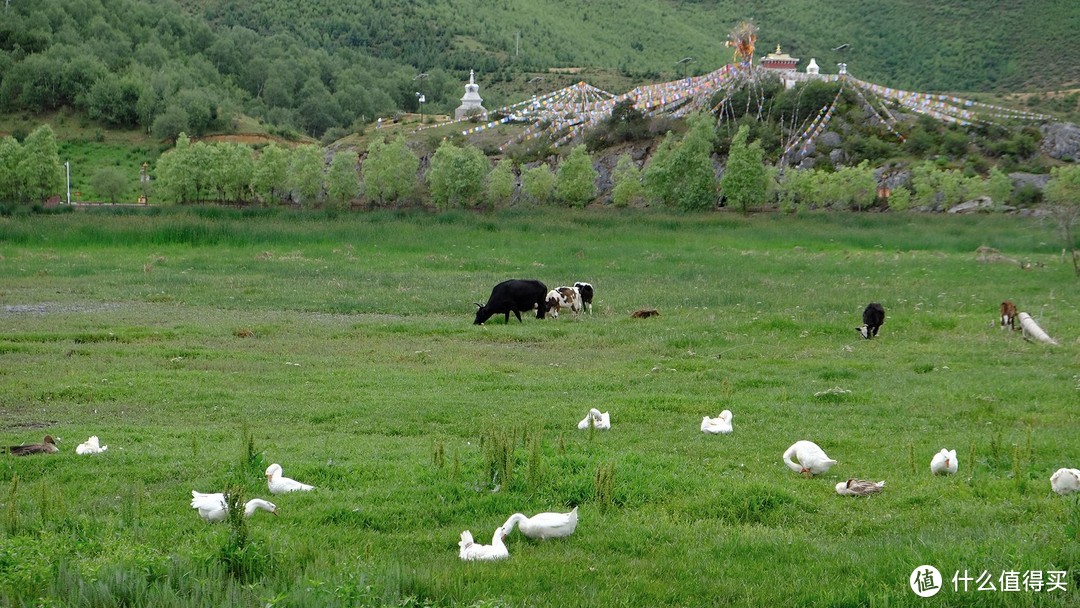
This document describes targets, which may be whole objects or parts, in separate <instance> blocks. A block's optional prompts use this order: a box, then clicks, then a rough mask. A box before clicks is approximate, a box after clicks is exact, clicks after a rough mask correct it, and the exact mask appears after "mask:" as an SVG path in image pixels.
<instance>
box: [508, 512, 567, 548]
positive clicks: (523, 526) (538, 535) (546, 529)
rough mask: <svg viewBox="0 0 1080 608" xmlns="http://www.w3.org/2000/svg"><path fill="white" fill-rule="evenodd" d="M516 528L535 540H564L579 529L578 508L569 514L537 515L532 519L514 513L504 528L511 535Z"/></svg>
mask: <svg viewBox="0 0 1080 608" xmlns="http://www.w3.org/2000/svg"><path fill="white" fill-rule="evenodd" d="M514 526H517V527H518V529H519V530H521V533H522V534H524V535H525V536H527V537H529V538H532V539H535V540H546V539H548V538H564V537H567V536H570V535H571V534H573V533H574V529H575V528H577V507H574V508H573V509H572V510H571V511H570V512H569V513H537V514H536V515H533V516H532V517H525V516H524V515H522V514H521V513H514V514H513V515H511V516H510V519H507V520H506V523H504V524H503V525H502V528H503V530H505V532H506V534H507V535H509V534H510V533H511V532H513V531H514Z"/></svg>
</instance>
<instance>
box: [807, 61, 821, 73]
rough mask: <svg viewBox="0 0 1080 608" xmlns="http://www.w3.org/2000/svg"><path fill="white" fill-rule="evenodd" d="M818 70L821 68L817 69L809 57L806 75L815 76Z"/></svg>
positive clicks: (816, 65) (814, 62)
mask: <svg viewBox="0 0 1080 608" xmlns="http://www.w3.org/2000/svg"><path fill="white" fill-rule="evenodd" d="M820 70H821V68H819V67H818V64H817V62H816V61H814V58H813V57H811V58H810V63H808V64H806V73H807V74H815V75H816V74H818V73H819V72H820Z"/></svg>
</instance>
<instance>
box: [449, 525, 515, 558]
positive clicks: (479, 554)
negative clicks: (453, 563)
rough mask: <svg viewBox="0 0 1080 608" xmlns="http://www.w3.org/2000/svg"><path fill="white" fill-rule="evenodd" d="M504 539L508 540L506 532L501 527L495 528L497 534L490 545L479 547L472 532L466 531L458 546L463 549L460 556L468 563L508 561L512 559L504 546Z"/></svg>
mask: <svg viewBox="0 0 1080 608" xmlns="http://www.w3.org/2000/svg"><path fill="white" fill-rule="evenodd" d="M504 538H506V530H504V529H503V527H502V526H499V527H498V528H495V534H494V535H492V537H491V544H490V545H478V544H476V542H474V541H473V537H472V532H469V531H468V530H465V531H464V532H462V533H461V540H460V541H458V546H459V547H461V550H460V551H459V552H458V556H460V557H461V559H463V560H465V561H467V562H468V561H474V560H482V561H490V560H496V559H506V558H508V557H510V552H509V551H507V550H506V545H505V544H503V539H504Z"/></svg>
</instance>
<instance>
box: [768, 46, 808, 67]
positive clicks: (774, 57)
mask: <svg viewBox="0 0 1080 608" xmlns="http://www.w3.org/2000/svg"><path fill="white" fill-rule="evenodd" d="M798 64H799V59H798V58H797V57H792V56H791V55H788V54H787V53H784V52H783V51H781V50H780V45H779V44H778V45H776V51H775V52H772V53H769V54H768V55H766V56H765V57H764V59H762V60H761V63H760V66H761V67H762V68H763V69H766V70H776V71H777V72H794V71H795V66H796V65H798Z"/></svg>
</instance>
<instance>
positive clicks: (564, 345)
mask: <svg viewBox="0 0 1080 608" xmlns="http://www.w3.org/2000/svg"><path fill="white" fill-rule="evenodd" d="M983 245H985V246H990V247H995V248H997V249H999V250H1000V251H1001V252H1002V254H1003V255H1004V256H1007V257H1010V258H1013V259H1017V260H1022V261H1026V262H1031V263H1032V267H1031V268H1030V269H1028V270H1022V269H1021V268H1020V266H1019V264H1012V263H982V262H979V261H978V257H977V256H976V254H975V250H976V249H977V248H978V247H980V246H983ZM511 277H521V278H539V279H541V280H543V281H544V282H546V283H547V284H548V286H549V287H554V286H556V285H562V284H572V283H573V282H574V281H575V280H585V281H589V282H591V283H593V285H594V286H595V287H596V290H597V297H596V302H595V313H594V314H593V315H592V316H591V317H590V316H583V317H581V318H578V319H574V318H572V317H571V316H570V315H563V316H561V318H560V319H559V320H558V321H551V320H544V321H540V320H536V319H533V318H528V315H526V318H525V321H524V322H523V323H518V322H517V321H516V320H513V317H511V323H509V324H503V322H502V319H501V316H498V317H495V318H493V319H492V320H491V321H489V322H488V323H487V324H486V325H484V326H474V325H472V318H473V312H474V311H475V306H474V305H473V302H475V301H483V300H484V299H486V297H487V295H488V293H489V291H490V289H491V286H493V285H494V284H495V283H497V282H499V281H501V280H503V279H506V278H511ZM1077 295H1078V285H1077V281H1076V279H1075V277H1074V276H1073V275H1072V271H1071V268H1070V267H1069V266H1068V265H1067V264H1065V263H1063V262H1062V260H1061V259H1060V257H1059V254H1058V247H1057V246H1056V245H1055V242H1054V239H1053V236H1052V234H1051V233H1050V232H1049V230H1048V229H1047V228H1045V227H1043V226H1040V225H1039V224H1037V223H1036V222H1035V221H1034V220H1029V219H1023V218H1006V217H998V216H978V217H938V216H934V217H928V216H921V215H880V214H867V215H846V214H843V215H824V214H823V215H817V214H810V215H803V216H795V217H781V216H769V215H758V216H739V215H728V214H715V215H701V216H687V215H671V214H663V213H652V212H639V213H630V212H627V213H611V212H596V211H591V210H585V211H574V212H566V211H561V212H554V211H543V210H531V211H529V212H521V211H506V212H502V213H500V214H497V215H475V214H471V213H463V212H462V213H445V214H438V215H432V214H419V213H393V212H385V213H372V214H363V215H347V216H341V217H338V218H327V217H324V216H320V215H318V214H302V213H294V212H287V211H275V210H247V211H239V210H233V209H209V208H208V209H172V210H147V211H141V212H137V213H128V212H124V213H75V214H67V215H57V216H29V217H16V218H0V303H2V305H3V306H2V308H0V383H2V386H3V387H4V390H3V391H2V392H0V428H2V429H3V433H2V441H3V442H6V443H5V445H15V444H19V443H23V442H31V441H40V440H41V436H42V435H44V434H45V433H51V434H53V435H54V436H59V437H61V438H62V443H61V450H62V451H61V453H60V454H56V455H50V456H39V457H28V458H14V457H4V458H0V603H3V604H5V605H13V606H31V605H56V606H60V605H62V606H115V605H132V606H226V605H228V606H375V605H399V606H413V605H418V606H419V605H437V606H566V605H578V606H660V605H673V606H675V605H677V606H706V605H707V606H714V605H738V606H760V605H765V604H773V605H779V606H796V605H797V606H856V605H872V606H907V605H922V602H925V601H934V602H936V603H937V604H940V605H956V606H960V605H963V606H968V605H985V606H1004V605H1024V606H1027V605H1038V606H1071V605H1076V604H1077V602H1078V598H1080V591H1078V589H1077V588H1078V587H1080V565H1078V563H1077V562H1078V558H1080V501H1078V500H1077V497H1076V496H1073V497H1065V498H1062V497H1059V496H1056V495H1052V494H1051V492H1050V489H1049V481H1048V479H1049V476H1050V474H1051V473H1052V472H1053V471H1054V470H1056V469H1057V468H1059V467H1062V466H1070V467H1077V466H1080V444H1078V442H1077V436H1078V435H1077V433H1078V430H1080V424H1078V423H1077V419H1076V403H1077V396H1078V393H1080V366H1078V363H1080V357H1078V354H1080V340H1078V339H1077V336H1078V335H1080V315H1078V298H1077ZM1003 299H1012V300H1013V301H1014V302H1016V303H1017V305H1018V306H1019V308H1020V310H1024V311H1027V312H1029V313H1030V314H1032V315H1033V317H1034V318H1035V319H1036V320H1037V321H1038V322H1039V323H1040V325H1041V326H1042V327H1043V328H1044V329H1045V330H1046V331H1047V332H1048V333H1049V334H1050V335H1051V336H1053V337H1055V338H1057V339H1058V340H1059V341H1060V342H1061V345H1060V346H1057V347H1053V346H1048V345H1043V344H1035V343H1031V342H1027V341H1024V340H1023V339H1022V338H1021V337H1020V335H1019V332H1017V333H1010V332H1005V331H1002V330H1000V329H999V328H998V327H997V326H996V316H997V307H998V304H999V303H1000V302H1001V300H1003ZM872 300H873V301H880V302H882V303H883V304H884V306H885V309H886V321H885V324H884V326H883V328H882V331H881V335H880V336H879V337H878V338H877V339H875V340H871V341H866V340H862V339H860V338H859V337H858V334H857V332H856V331H855V327H856V326H857V325H858V324H859V322H860V314H861V311H862V308H863V307H864V306H865V305H866V303H867V302H869V301H872ZM643 307H649V308H657V309H659V310H660V312H661V315H660V316H659V317H654V318H651V319H645V320H638V319H631V318H629V313H630V312H631V311H633V310H635V309H638V308H643ZM590 407H597V408H599V409H601V410H602V411H610V412H611V418H612V429H611V430H609V431H579V430H577V429H576V423H577V421H578V420H580V419H581V418H582V416H583V415H584V414H585V412H586V411H587V410H588V409H589V408H590ZM723 409H730V410H731V411H732V412H733V413H734V426H735V431H734V433H732V434H731V435H727V436H708V435H704V434H702V433H701V432H699V429H698V427H699V424H700V422H701V417H702V416H705V415H709V416H715V415H717V414H718V413H719V412H720V411H721V410H723ZM90 435H98V436H99V437H100V438H101V441H102V443H104V444H108V445H109V450H108V451H107V452H105V453H103V454H100V455H97V456H92V457H84V456H76V455H75V454H74V447H75V445H76V444H78V443H80V442H82V441H84V440H85V439H86V437H88V436H90ZM798 439H810V440H813V441H816V442H817V443H818V444H820V445H821V446H822V447H823V448H824V449H825V450H826V451H827V452H828V453H829V455H830V456H831V457H832V458H834V459H836V460H838V461H839V464H837V465H836V466H835V467H833V469H832V470H830V471H829V472H828V473H827V474H825V475H822V476H819V477H817V478H814V479H809V480H807V479H803V478H801V477H799V476H798V475H796V474H794V473H792V472H791V471H789V470H788V469H787V468H786V467H785V466H784V465H783V464H782V463H781V460H780V455H781V453H782V452H783V451H784V450H785V449H786V448H787V447H788V446H789V445H790V444H791V443H793V442H794V441H796V440H798ZM942 447H948V448H951V449H956V450H957V454H958V458H959V460H960V471H959V474H958V475H956V476H954V477H933V476H931V475H930V473H929V463H930V458H931V457H932V456H933V454H934V453H936V452H937V451H938V450H940V449H941V448H942ZM272 462H278V463H280V464H282V466H283V467H284V471H285V474H286V475H288V476H290V477H294V478H296V479H299V480H301V481H303V482H306V483H310V484H313V485H315V486H316V488H317V489H316V491H314V492H312V493H305V494H293V495H285V496H277V497H270V496H269V495H268V492H267V488H266V482H265V479H264V478H263V477H262V471H263V470H264V469H265V468H266V466H268V465H269V464H270V463H272ZM849 477H859V478H863V479H874V480H880V479H884V480H886V481H887V486H886V489H885V491H884V492H883V493H882V494H880V495H878V496H875V497H872V498H869V499H854V498H848V497H840V496H837V495H836V494H835V492H834V486H835V484H836V483H837V482H838V481H842V480H845V479H847V478H849ZM226 488H231V489H232V491H233V492H234V493H236V494H242V495H243V497H244V499H245V500H246V499H247V498H251V497H263V498H271V500H273V501H274V502H275V503H276V504H277V505H278V510H279V513H280V516H279V517H273V516H270V515H268V514H266V513H263V512H259V513H256V515H255V516H254V517H253V518H252V519H250V520H248V521H247V522H246V527H245V528H244V529H239V528H238V527H237V526H230V525H228V524H217V525H210V524H207V523H205V522H203V521H202V520H201V519H199V517H198V515H197V514H196V513H195V512H194V510H192V509H191V508H190V507H189V502H190V492H191V490H192V489H196V490H199V491H203V492H216V491H223V490H225V489H226ZM572 506H578V507H579V513H580V520H581V523H580V524H579V526H578V529H577V531H576V532H575V534H574V535H573V536H572V537H570V538H568V539H565V540H560V541H548V542H543V543H541V542H533V541H528V540H526V539H524V538H523V537H521V536H520V535H519V534H515V535H513V536H511V537H510V539H509V541H508V542H509V550H510V554H511V557H510V559H509V560H508V561H506V562H499V563H462V562H460V561H459V559H458V557H457V541H458V536H459V534H460V532H461V531H462V530H465V529H469V530H471V531H472V532H473V534H474V535H475V536H476V537H477V539H478V540H481V542H484V543H487V542H490V541H489V539H490V535H491V531H492V530H494V528H495V527H496V526H498V525H500V524H502V523H503V522H504V521H505V520H506V518H507V517H508V516H509V515H510V514H512V513H514V512H516V511H520V512H523V513H525V514H526V515H530V514H532V513H535V512H540V511H559V510H569V509H570V508H571V507H572ZM922 564H931V565H935V566H936V567H937V568H938V569H939V570H941V571H942V573H943V574H944V575H945V578H946V579H947V580H946V586H947V588H946V589H944V590H943V591H942V592H941V593H940V594H939V595H938V596H936V597H935V598H934V599H933V600H921V599H920V598H918V597H916V596H915V595H914V594H913V593H912V592H911V590H910V589H909V587H908V577H909V575H910V574H911V572H912V570H913V569H914V568H915V567H916V566H919V565H922ZM957 570H960V571H962V570H969V571H971V572H972V574H973V575H975V574H978V573H981V572H982V571H984V570H985V571H988V572H989V573H992V575H993V576H994V577H995V582H996V581H997V577H998V576H999V575H1001V574H1002V573H1003V572H1006V571H1019V572H1020V573H1024V572H1026V571H1067V572H1068V575H1067V577H1068V578H1067V585H1068V587H1067V590H1066V591H1060V590H1058V591H1053V592H1050V591H1047V590H1043V591H1041V592H1035V591H1024V590H1021V591H1020V592H1003V591H996V592H991V591H979V592H977V591H975V590H974V587H973V588H972V590H971V591H968V592H966V593H965V592H963V591H960V592H956V591H953V590H952V588H951V577H952V575H953V573H954V572H956V571H957ZM996 584H998V585H999V586H1000V583H997V582H996Z"/></svg>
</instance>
